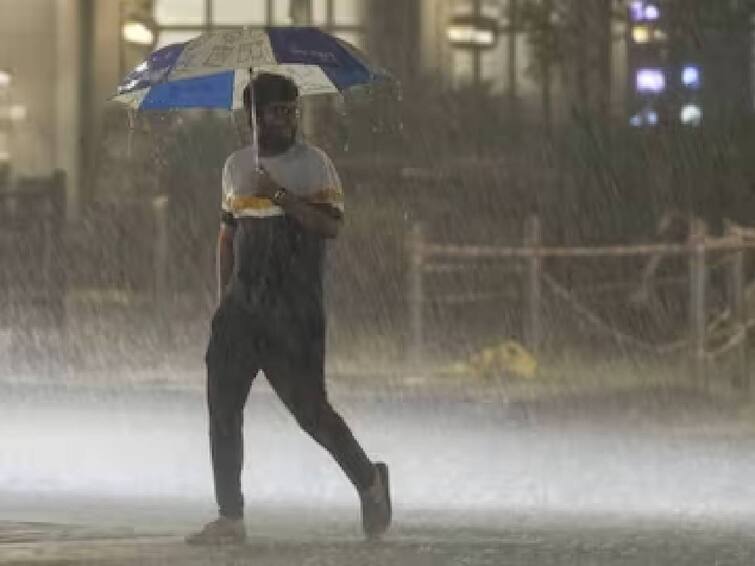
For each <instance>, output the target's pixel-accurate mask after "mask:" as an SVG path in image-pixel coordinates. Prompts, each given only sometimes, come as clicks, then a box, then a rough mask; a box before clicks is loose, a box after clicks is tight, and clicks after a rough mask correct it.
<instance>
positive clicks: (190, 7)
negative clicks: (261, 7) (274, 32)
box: [154, 0, 251, 26]
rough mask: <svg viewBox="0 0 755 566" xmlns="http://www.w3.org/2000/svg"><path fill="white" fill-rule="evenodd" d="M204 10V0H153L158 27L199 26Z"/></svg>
mask: <svg viewBox="0 0 755 566" xmlns="http://www.w3.org/2000/svg"><path fill="white" fill-rule="evenodd" d="M249 3H250V4H251V2H249ZM205 9H206V7H205V2H204V0H155V4H154V15H155V21H156V22H157V25H159V26H201V25H202V24H204V23H205V21H204V18H205V13H206V12H205Z"/></svg>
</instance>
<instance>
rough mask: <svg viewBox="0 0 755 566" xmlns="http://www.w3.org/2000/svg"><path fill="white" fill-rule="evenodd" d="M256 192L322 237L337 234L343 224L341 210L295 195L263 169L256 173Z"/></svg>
mask: <svg viewBox="0 0 755 566" xmlns="http://www.w3.org/2000/svg"><path fill="white" fill-rule="evenodd" d="M256 194H257V195H258V196H261V197H266V198H269V199H270V200H272V201H273V204H275V205H276V206H280V207H281V208H282V209H283V210H284V211H285V212H286V214H289V215H290V216H292V217H293V218H295V219H296V220H297V221H298V222H299V223H300V224H301V225H302V226H304V228H306V229H307V230H312V231H313V232H316V233H317V234H319V235H320V236H322V237H323V238H335V237H336V236H338V232H339V231H340V229H341V225H342V224H343V217H342V215H341V211H339V210H338V209H337V208H335V207H333V206H331V205H329V204H324V203H313V202H309V201H308V200H306V199H304V198H301V197H299V196H296V195H295V194H293V193H292V192H290V191H287V190H286V188H285V187H281V186H280V185H279V184H278V183H277V182H276V181H275V180H274V179H273V178H272V177H271V176H270V174H269V173H268V172H267V171H266V170H265V169H261V170H260V171H259V173H258V175H257V182H256Z"/></svg>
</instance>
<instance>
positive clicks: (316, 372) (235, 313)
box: [187, 73, 391, 544]
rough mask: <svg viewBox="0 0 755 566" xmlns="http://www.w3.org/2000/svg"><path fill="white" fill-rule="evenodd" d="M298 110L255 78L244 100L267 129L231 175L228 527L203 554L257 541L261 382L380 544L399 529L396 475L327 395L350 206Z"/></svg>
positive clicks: (214, 436) (222, 457)
mask: <svg viewBox="0 0 755 566" xmlns="http://www.w3.org/2000/svg"><path fill="white" fill-rule="evenodd" d="M298 98H299V92H298V88H297V87H296V85H295V84H294V83H293V82H292V81H291V80H289V79H287V78H285V77H282V76H280V75H273V74H268V73H266V74H261V75H259V76H258V77H257V78H255V79H254V80H253V81H252V83H251V84H250V85H249V86H247V88H246V89H245V91H244V108H245V110H246V115H247V118H248V120H249V124H250V126H252V127H254V123H255V121H256V124H257V139H258V148H257V147H254V145H252V146H248V147H245V148H242V149H240V150H238V151H236V152H235V153H233V154H232V155H231V156H230V157H229V158H228V160H227V161H226V164H225V168H224V170H223V197H224V198H223V213H222V222H221V227H220V234H219V238H218V250H217V253H218V256H217V260H218V285H219V291H220V302H219V306H218V309H217V311H216V313H215V316H214V317H213V321H212V332H211V336H210V340H209V346H208V348H207V357H206V361H207V400H208V407H209V420H210V448H211V454H212V467H213V473H214V480H215V497H216V500H217V503H218V507H219V517H218V519H216V520H214V521H212V522H210V523H208V524H207V525H205V527H204V528H203V529H202V530H201V531H199V532H197V533H195V534H192V535H190V536H188V537H187V542H189V543H191V544H225V543H231V544H233V543H240V542H243V541H244V539H245V537H246V530H245V527H244V498H243V495H242V492H241V470H242V461H243V430H242V428H243V411H244V405H245V403H246V399H247V396H248V394H249V389H250V387H251V384H252V381H253V380H254V378H255V375H256V374H257V372H258V371H260V370H262V371H263V372H264V373H265V376H266V378H267V380H268V381H269V382H270V385H271V386H272V388H273V389H274V390H275V392H276V393H277V395H278V397H280V399H281V401H283V403H284V404H285V405H286V407H287V408H288V409H289V410H290V411H291V413H292V414H293V415H294V417H295V418H296V420H297V422H298V423H299V425H300V426H301V427H302V429H304V430H305V431H306V432H307V433H308V434H309V435H311V436H312V438H313V439H314V440H316V441H317V442H318V443H319V444H320V445H322V446H323V447H324V448H325V449H326V450H327V451H328V452H330V454H331V455H332V456H333V458H334V459H335V460H336V462H337V463H338V465H339V466H340V467H341V469H342V470H343V471H344V473H345V474H346V476H347V477H348V479H349V480H350V481H351V483H352V484H353V485H354V487H355V488H356V489H357V493H358V494H359V498H360V501H361V508H362V525H363V528H364V532H365V534H366V536H367V537H370V538H373V537H377V536H380V535H381V534H383V533H384V532H385V531H386V529H387V528H388V526H389V524H390V521H391V501H390V491H389V482H388V468H387V466H386V465H385V464H383V463H373V462H372V461H370V459H369V458H368V457H367V455H366V454H365V452H364V450H362V448H361V446H360V445H359V443H358V442H357V441H356V439H355V438H354V436H353V435H352V433H351V431H350V430H349V427H348V426H347V425H346V423H345V422H344V421H343V419H342V418H341V417H340V415H339V414H338V413H336V412H335V411H334V410H333V407H331V405H330V403H329V402H328V397H327V394H326V390H325V383H324V353H325V351H324V349H325V315H324V312H323V291H322V286H323V263H324V256H325V240H326V239H328V238H335V237H336V236H337V234H338V232H339V229H340V227H341V224H342V211H343V194H342V191H341V184H340V180H339V178H338V174H337V173H336V171H335V168H334V167H333V164H332V162H331V161H330V159H329V158H328V156H327V155H326V154H325V153H324V152H323V151H321V150H320V149H318V148H316V147H313V146H311V145H309V144H307V143H303V142H300V141H297V136H296V134H297V128H298V120H299V110H298Z"/></svg>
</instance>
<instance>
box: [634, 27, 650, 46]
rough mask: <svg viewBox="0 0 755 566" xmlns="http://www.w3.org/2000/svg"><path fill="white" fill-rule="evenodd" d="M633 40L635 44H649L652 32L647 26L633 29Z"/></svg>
mask: <svg viewBox="0 0 755 566" xmlns="http://www.w3.org/2000/svg"><path fill="white" fill-rule="evenodd" d="M632 39H633V40H634V42H635V43H647V42H648V41H650V30H649V29H648V27H647V26H645V25H640V26H634V27H633V28H632Z"/></svg>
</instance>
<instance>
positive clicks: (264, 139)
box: [257, 128, 296, 153]
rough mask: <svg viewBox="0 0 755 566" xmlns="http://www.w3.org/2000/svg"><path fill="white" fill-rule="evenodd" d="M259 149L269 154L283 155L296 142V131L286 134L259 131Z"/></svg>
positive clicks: (292, 130)
mask: <svg viewBox="0 0 755 566" xmlns="http://www.w3.org/2000/svg"><path fill="white" fill-rule="evenodd" d="M257 141H258V142H259V144H260V149H262V150H263V151H265V152H270V153H283V152H284V151H286V150H287V149H288V148H289V147H291V146H292V145H294V142H295V141H296V129H295V128H294V129H291V130H289V131H288V132H287V133H285V134H284V133H282V132H269V131H260V134H259V138H258V140H257Z"/></svg>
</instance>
